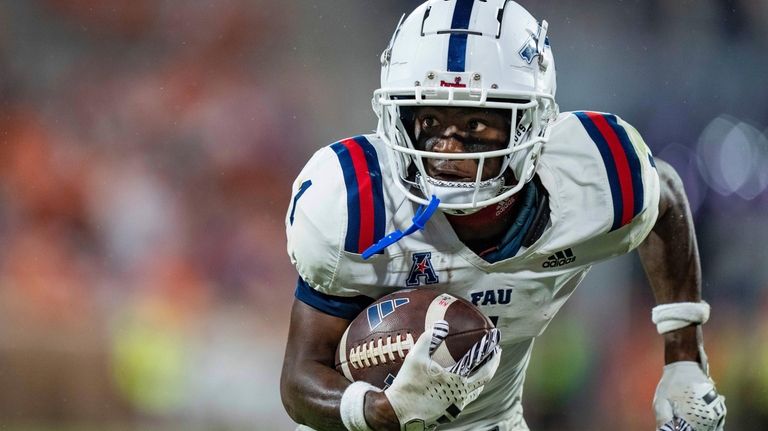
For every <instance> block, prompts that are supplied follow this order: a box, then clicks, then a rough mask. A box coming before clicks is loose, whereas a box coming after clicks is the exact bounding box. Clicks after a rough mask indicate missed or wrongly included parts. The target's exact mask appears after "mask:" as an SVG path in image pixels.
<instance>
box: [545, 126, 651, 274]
mask: <svg viewBox="0 0 768 431" xmlns="http://www.w3.org/2000/svg"><path fill="white" fill-rule="evenodd" d="M538 173H539V176H540V178H541V179H542V182H543V183H544V185H545V187H546V188H547V190H548V191H550V201H551V203H550V206H551V209H552V219H553V229H554V230H555V231H556V233H555V235H554V238H557V239H556V240H555V241H553V242H554V243H553V244H551V245H552V247H553V249H557V248H558V247H560V248H562V247H568V246H572V245H576V244H580V245H581V246H582V247H580V248H581V249H586V250H585V251H583V252H582V253H583V254H592V256H591V259H589V260H595V261H597V260H602V259H606V258H609V257H612V256H616V255H619V254H623V253H626V252H628V251H629V250H631V249H633V248H635V247H637V246H638V245H639V244H640V242H642V241H643V239H645V237H646V236H647V235H648V233H649V232H650V230H651V228H652V227H653V225H654V223H655V221H656V216H657V215H658V202H659V179H658V174H657V172H656V167H655V164H654V161H653V156H652V154H651V151H650V149H649V148H648V146H647V145H646V144H645V142H644V141H643V139H642V137H641V136H640V134H639V133H638V132H637V131H636V130H635V129H634V128H633V127H632V126H631V125H629V124H628V123H626V122H625V121H623V120H622V119H621V118H619V117H618V116H616V115H612V114H606V113H599V112H587V111H578V112H566V113H562V114H561V115H560V116H559V117H558V119H557V121H556V122H555V123H554V124H553V125H552V126H551V131H550V139H549V141H548V142H547V143H546V145H545V146H544V149H543V150H542V156H541V161H540V165H539V170H538ZM584 257H587V256H584Z"/></svg>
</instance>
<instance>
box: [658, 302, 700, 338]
mask: <svg viewBox="0 0 768 431" xmlns="http://www.w3.org/2000/svg"><path fill="white" fill-rule="evenodd" d="M651 320H653V323H655V324H656V331H657V332H658V333H659V334H666V333H667V332H672V331H675V330H677V329H680V328H684V327H686V326H688V325H690V324H692V323H695V324H701V323H706V321H707V320H709V304H707V303H706V302H704V301H701V302H673V303H670V304H661V305H657V306H655V307H653V310H652V312H651Z"/></svg>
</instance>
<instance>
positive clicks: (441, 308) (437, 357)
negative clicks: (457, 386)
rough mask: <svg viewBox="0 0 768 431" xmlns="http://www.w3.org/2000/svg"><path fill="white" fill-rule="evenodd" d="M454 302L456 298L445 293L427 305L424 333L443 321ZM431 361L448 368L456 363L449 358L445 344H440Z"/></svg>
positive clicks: (449, 354)
mask: <svg viewBox="0 0 768 431" xmlns="http://www.w3.org/2000/svg"><path fill="white" fill-rule="evenodd" d="M454 301H456V297H454V296H451V295H448V294H447V293H444V294H442V295H440V296H438V297H436V298H435V299H433V300H432V303H431V304H429V307H428V308H427V315H426V316H425V317H424V331H430V330H432V325H433V324H434V323H435V322H437V321H438V320H445V313H446V311H448V307H450V305H451V304H453V302H454ZM450 333H451V330H450V327H449V329H448V334H450ZM432 359H434V361H435V362H437V363H438V364H440V365H441V366H443V367H450V366H451V365H453V364H455V363H456V360H455V359H453V357H452V356H451V353H450V352H449V351H448V347H446V345H445V343H442V344H440V346H439V347H438V348H437V350H435V353H433V354H432Z"/></svg>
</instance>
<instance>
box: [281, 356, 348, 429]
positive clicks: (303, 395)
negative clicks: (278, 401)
mask: <svg viewBox="0 0 768 431" xmlns="http://www.w3.org/2000/svg"><path fill="white" fill-rule="evenodd" d="M296 368H297V369H294V370H292V371H290V372H285V371H284V372H283V377H282V380H281V384H280V389H281V395H282V398H283V405H284V406H285V409H286V411H287V412H288V415H289V416H290V417H291V419H293V420H294V421H296V422H297V423H300V424H303V425H307V426H309V427H312V428H314V429H315V430H317V431H324V430H343V429H345V427H344V424H343V423H342V421H341V416H340V414H339V405H340V402H341V396H342V395H343V394H344V390H345V389H346V388H347V386H349V381H347V379H345V378H344V376H342V375H341V374H339V373H338V372H336V370H333V369H331V368H328V367H327V366H325V365H323V364H320V363H317V362H314V361H306V362H304V363H302V364H301V365H300V366H298V367H296ZM298 369H300V370H301V371H299V370H298Z"/></svg>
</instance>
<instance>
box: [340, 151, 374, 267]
mask: <svg viewBox="0 0 768 431" xmlns="http://www.w3.org/2000/svg"><path fill="white" fill-rule="evenodd" d="M341 143H342V145H344V146H345V147H346V148H347V150H349V155H350V157H351V158H352V165H353V166H354V168H355V177H357V194H358V197H359V198H360V236H359V237H358V241H357V243H358V250H359V251H358V252H359V253H362V252H363V250H365V249H366V248H368V247H370V246H371V245H372V244H373V223H374V217H373V186H372V185H371V176H370V175H369V173H368V162H367V161H366V160H365V153H363V149H362V148H361V147H360V144H358V143H357V142H355V140H354V139H352V138H349V139H345V140H343V141H342V142H341Z"/></svg>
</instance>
